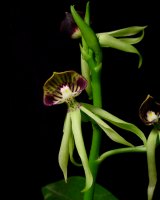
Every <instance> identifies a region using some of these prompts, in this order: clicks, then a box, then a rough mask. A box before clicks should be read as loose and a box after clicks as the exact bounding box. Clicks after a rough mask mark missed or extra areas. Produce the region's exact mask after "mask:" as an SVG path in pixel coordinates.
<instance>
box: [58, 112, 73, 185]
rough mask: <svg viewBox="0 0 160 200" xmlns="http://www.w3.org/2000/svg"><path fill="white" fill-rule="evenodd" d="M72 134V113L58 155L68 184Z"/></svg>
mask: <svg viewBox="0 0 160 200" xmlns="http://www.w3.org/2000/svg"><path fill="white" fill-rule="evenodd" d="M71 134H72V128H71V117H70V112H68V113H67V115H66V118H65V122H64V127H63V137H62V141H61V146H60V150H59V155H58V162H59V165H60V168H61V169H62V172H63V175H64V179H65V181H66V182H67V166H68V159H69V140H70V137H71Z"/></svg>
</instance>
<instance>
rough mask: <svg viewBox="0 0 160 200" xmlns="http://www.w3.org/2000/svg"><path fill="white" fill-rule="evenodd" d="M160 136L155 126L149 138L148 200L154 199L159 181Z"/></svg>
mask: <svg viewBox="0 0 160 200" xmlns="http://www.w3.org/2000/svg"><path fill="white" fill-rule="evenodd" d="M157 137H158V130H157V129H155V128H153V129H152V130H151V132H150V134H149V137H148V140H147V163H148V176H149V185H148V200H152V198H153V194H154V190H155V187H156V183H157V169H156V160H155V159H156V155H155V151H156V140H157Z"/></svg>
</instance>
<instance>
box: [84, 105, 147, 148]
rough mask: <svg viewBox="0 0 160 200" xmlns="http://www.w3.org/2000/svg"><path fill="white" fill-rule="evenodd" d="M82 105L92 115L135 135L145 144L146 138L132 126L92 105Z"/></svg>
mask: <svg viewBox="0 0 160 200" xmlns="http://www.w3.org/2000/svg"><path fill="white" fill-rule="evenodd" d="M82 105H83V106H84V107H86V108H87V109H89V110H90V111H91V112H93V113H94V114H96V115H98V116H99V117H101V118H102V119H105V120H107V121H108V122H110V123H112V124H114V125H115V126H117V127H119V128H122V129H124V130H127V131H130V132H132V133H134V134H136V135H137V136H138V137H139V138H140V139H141V140H142V141H143V143H144V144H146V137H145V135H144V133H143V132H142V131H141V130H140V129H139V128H138V127H137V126H135V125H134V124H132V123H128V122H126V121H124V120H122V119H120V118H118V117H116V116H114V115H112V114H111V113H109V112H107V111H105V110H103V109H101V108H98V107H95V106H93V105H90V104H86V103H82Z"/></svg>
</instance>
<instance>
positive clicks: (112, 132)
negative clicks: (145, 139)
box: [80, 106, 133, 146]
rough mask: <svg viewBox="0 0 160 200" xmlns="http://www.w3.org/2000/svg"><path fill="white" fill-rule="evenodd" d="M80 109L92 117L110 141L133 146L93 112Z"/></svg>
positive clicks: (83, 108)
mask: <svg viewBox="0 0 160 200" xmlns="http://www.w3.org/2000/svg"><path fill="white" fill-rule="evenodd" d="M80 109H81V110H82V111H83V112H84V113H86V114H87V115H88V116H89V117H91V118H92V119H93V120H94V121H95V122H96V123H97V124H98V125H99V126H100V127H101V128H102V129H103V131H104V132H105V133H106V134H107V135H108V137H109V138H110V139H112V140H113V141H115V142H117V143H121V144H124V145H126V146H133V145H132V144H131V143H130V142H128V141H127V140H125V139H124V138H123V137H122V136H120V135H119V134H118V133H117V132H116V131H115V130H113V129H112V128H111V127H110V126H109V125H108V124H106V123H105V122H104V121H103V120H101V119H100V118H99V117H97V116H96V115H95V114H93V113H92V112H91V111H89V110H88V109H86V108H85V107H84V106H81V107H80Z"/></svg>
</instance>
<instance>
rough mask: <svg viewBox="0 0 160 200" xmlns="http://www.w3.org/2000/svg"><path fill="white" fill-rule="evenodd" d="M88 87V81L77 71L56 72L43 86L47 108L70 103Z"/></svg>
mask: <svg viewBox="0 0 160 200" xmlns="http://www.w3.org/2000/svg"><path fill="white" fill-rule="evenodd" d="M86 86H87V81H86V79H85V78H84V77H83V76H81V75H80V74H78V73H77V72H75V71H65V72H54V73H53V75H52V76H51V77H50V78H49V79H48V80H47V81H46V82H45V84H44V86H43V90H44V96H43V102H44V104H45V105H46V106H52V105H56V104H61V103H64V102H66V103H70V101H72V100H73V99H74V97H76V96H78V95H79V94H80V93H81V92H82V91H83V90H84V89H85V88H86Z"/></svg>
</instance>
